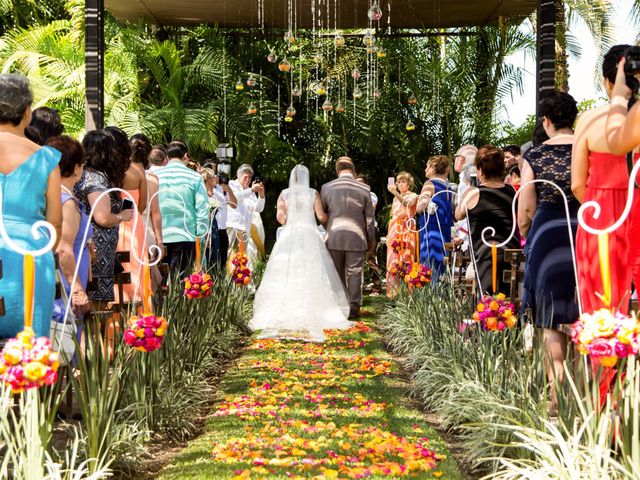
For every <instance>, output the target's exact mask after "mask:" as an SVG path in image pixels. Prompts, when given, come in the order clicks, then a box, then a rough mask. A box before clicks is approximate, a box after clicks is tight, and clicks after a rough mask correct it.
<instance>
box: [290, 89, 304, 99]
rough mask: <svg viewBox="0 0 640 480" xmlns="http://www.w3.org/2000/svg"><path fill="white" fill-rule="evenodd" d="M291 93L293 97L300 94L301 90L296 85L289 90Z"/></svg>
mask: <svg viewBox="0 0 640 480" xmlns="http://www.w3.org/2000/svg"><path fill="white" fill-rule="evenodd" d="M291 95H293V96H294V97H299V96H300V95H302V92H301V91H300V89H299V88H298V87H294V88H293V90H291Z"/></svg>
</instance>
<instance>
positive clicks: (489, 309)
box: [473, 293, 518, 332]
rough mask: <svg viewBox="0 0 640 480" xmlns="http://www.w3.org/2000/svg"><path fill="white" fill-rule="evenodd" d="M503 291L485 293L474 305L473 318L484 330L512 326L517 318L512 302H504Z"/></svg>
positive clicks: (493, 330)
mask: <svg viewBox="0 0 640 480" xmlns="http://www.w3.org/2000/svg"><path fill="white" fill-rule="evenodd" d="M505 299H506V296H505V294H504V293H499V294H497V295H493V296H491V295H485V296H483V297H482V298H481V299H480V303H478V305H476V311H475V312H474V313H473V319H474V320H475V321H476V322H479V323H480V325H481V326H482V329H483V330H484V331H489V332H496V331H499V332H501V331H503V330H504V329H505V328H513V327H514V326H515V324H516V322H517V320H518V318H517V316H516V314H515V307H514V306H513V303H507V302H506V300H505Z"/></svg>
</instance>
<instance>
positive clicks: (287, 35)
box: [284, 29, 296, 45]
mask: <svg viewBox="0 0 640 480" xmlns="http://www.w3.org/2000/svg"><path fill="white" fill-rule="evenodd" d="M284 43H287V44H289V45H293V44H294V43H296V37H295V36H294V35H293V32H292V31H291V29H289V30H287V33H285V34H284Z"/></svg>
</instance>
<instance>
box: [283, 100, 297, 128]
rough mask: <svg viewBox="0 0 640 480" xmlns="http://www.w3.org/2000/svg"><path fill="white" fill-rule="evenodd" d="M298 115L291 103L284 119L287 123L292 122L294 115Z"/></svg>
mask: <svg viewBox="0 0 640 480" xmlns="http://www.w3.org/2000/svg"><path fill="white" fill-rule="evenodd" d="M295 116H296V109H295V108H293V103H292V104H291V105H289V108H287V113H286V115H285V117H284V121H285V122H287V123H291V122H293V117H295Z"/></svg>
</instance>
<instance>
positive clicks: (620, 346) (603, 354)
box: [571, 308, 640, 367]
mask: <svg viewBox="0 0 640 480" xmlns="http://www.w3.org/2000/svg"><path fill="white" fill-rule="evenodd" d="M639 336H640V322H638V319H637V318H636V316H635V314H634V315H633V316H631V317H629V316H627V315H625V314H624V313H621V312H619V311H616V312H614V311H612V310H610V309H607V308H602V309H600V310H598V311H596V312H594V313H583V314H582V315H581V316H580V318H579V319H578V321H577V322H576V323H574V324H573V326H572V327H571V340H572V341H573V342H574V343H575V344H576V345H577V346H578V350H579V351H580V353H582V354H584V355H591V356H592V357H594V358H599V359H600V362H601V363H602V365H603V366H605V367H613V366H615V364H616V363H617V362H618V359H619V358H625V357H628V356H630V355H637V353H638V350H639V348H640V338H639Z"/></svg>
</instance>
